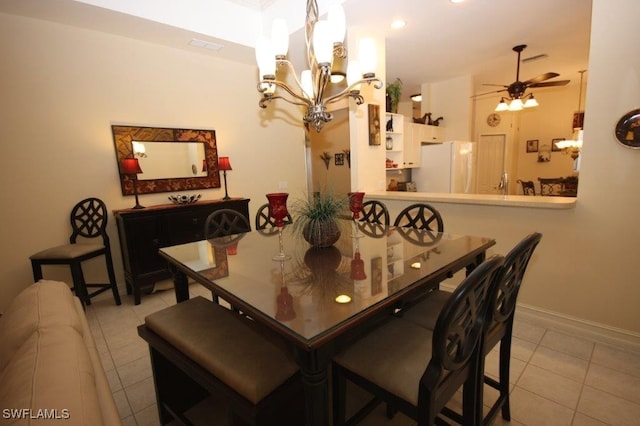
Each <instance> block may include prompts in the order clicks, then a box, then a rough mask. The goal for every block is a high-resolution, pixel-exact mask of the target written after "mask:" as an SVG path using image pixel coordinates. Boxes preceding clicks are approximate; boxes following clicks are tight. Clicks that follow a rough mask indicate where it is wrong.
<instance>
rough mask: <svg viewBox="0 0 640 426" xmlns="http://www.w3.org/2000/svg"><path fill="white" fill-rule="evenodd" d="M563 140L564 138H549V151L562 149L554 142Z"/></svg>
mask: <svg viewBox="0 0 640 426" xmlns="http://www.w3.org/2000/svg"><path fill="white" fill-rule="evenodd" d="M563 140H565V138H554V139H551V152H557V151H562V150H561V149H560V148H558V147H557V146H556V142H560V141H563Z"/></svg>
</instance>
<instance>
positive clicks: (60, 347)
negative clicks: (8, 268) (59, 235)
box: [0, 280, 121, 426]
mask: <svg viewBox="0 0 640 426" xmlns="http://www.w3.org/2000/svg"><path fill="white" fill-rule="evenodd" d="M56 419H58V420H56ZM60 419H64V420H60ZM49 423H56V424H64V425H65V426H66V425H69V426H71V425H87V426H89V425H90V426H96V425H108V426H111V425H121V421H120V416H119V414H118V409H117V407H116V405H115V402H114V400H113V396H112V394H111V389H110V388H109V383H108V381H107V377H106V375H105V373H104V369H103V368H102V363H101V362H100V357H99V355H98V351H97V349H96V345H95V341H94V340H93V336H92V335H91V331H90V330H89V325H88V323H87V319H86V317H85V314H84V311H83V309H82V305H81V303H80V300H79V299H78V298H76V297H74V296H73V294H72V293H71V290H70V289H69V286H68V285H67V284H65V283H62V282H57V281H47V280H41V281H39V282H38V283H36V284H33V285H31V286H29V287H28V288H26V289H25V290H23V291H22V292H21V293H20V294H18V296H17V297H16V298H15V299H14V300H13V301H12V302H11V304H10V305H9V307H8V309H7V310H6V312H5V313H4V314H3V315H2V316H1V317H0V425H5V424H7V425H16V426H18V425H41V424H49Z"/></svg>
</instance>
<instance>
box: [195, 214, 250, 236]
mask: <svg viewBox="0 0 640 426" xmlns="http://www.w3.org/2000/svg"><path fill="white" fill-rule="evenodd" d="M249 231H251V225H249V220H247V218H246V217H245V216H244V215H243V214H242V213H240V212H238V211H236V210H231V209H219V210H216V211H214V212H213V213H211V214H210V215H209V216H207V220H206V221H205V223H204V236H205V238H206V239H207V240H208V239H212V238H219V237H225V236H228V235H231V234H241V233H244V232H249Z"/></svg>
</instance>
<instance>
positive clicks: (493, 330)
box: [484, 232, 542, 424]
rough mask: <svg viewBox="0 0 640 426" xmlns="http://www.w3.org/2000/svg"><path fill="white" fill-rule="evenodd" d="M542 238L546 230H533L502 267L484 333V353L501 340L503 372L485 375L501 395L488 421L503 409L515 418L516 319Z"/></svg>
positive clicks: (507, 416)
mask: <svg viewBox="0 0 640 426" xmlns="http://www.w3.org/2000/svg"><path fill="white" fill-rule="evenodd" d="M541 239H542V234H540V233H539V232H534V233H532V234H529V235H528V236H526V237H525V238H524V239H522V240H521V241H520V242H519V243H518V244H517V245H516V246H515V247H514V248H512V249H511V251H509V253H507V255H506V256H505V261H504V266H503V267H502V271H503V272H502V274H501V276H500V280H499V281H498V282H497V283H496V288H495V291H494V295H493V297H492V300H491V305H490V307H489V321H488V324H487V327H486V331H485V337H484V354H485V355H487V354H488V353H489V352H490V351H491V350H492V349H493V348H494V347H495V346H496V345H497V344H498V343H500V361H499V365H500V370H499V371H500V374H499V377H498V380H496V379H494V378H492V377H490V376H485V377H484V382H485V383H486V384H487V385H489V386H491V387H492V388H494V389H496V390H498V392H499V395H498V398H497V399H496V400H495V401H494V403H493V404H492V405H491V408H490V410H489V412H488V413H487V415H486V416H485V417H484V422H485V423H487V424H488V423H491V422H493V419H494V418H495V417H496V415H497V414H498V411H499V410H501V411H502V418H503V419H505V420H507V421H508V420H510V419H511V408H510V402H509V390H510V389H509V388H510V385H509V371H510V369H511V341H512V334H513V320H514V316H515V311H516V302H517V299H518V292H519V291H520V286H521V285H522V280H523V277H524V274H525V272H526V270H527V266H528V265H529V261H530V260H531V256H532V255H533V252H534V251H535V249H536V247H537V246H538V244H539V243H540V240H541Z"/></svg>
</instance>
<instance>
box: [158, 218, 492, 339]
mask: <svg viewBox="0 0 640 426" xmlns="http://www.w3.org/2000/svg"><path fill="white" fill-rule="evenodd" d="M366 226H367V229H361V230H362V231H364V232H358V233H359V234H361V235H362V237H361V238H353V234H354V232H355V224H353V223H351V222H347V221H344V223H343V224H342V228H343V229H342V232H341V237H340V240H339V241H338V242H337V243H336V244H335V245H334V246H331V247H328V248H323V249H318V248H311V247H310V246H309V244H307V243H306V242H305V241H304V239H303V238H302V236H300V235H298V234H297V233H295V232H294V231H293V230H292V229H291V228H290V227H285V229H284V231H283V245H284V251H285V253H287V254H289V255H291V259H289V260H286V261H274V260H272V258H273V256H274V255H275V254H277V253H278V252H279V244H278V236H277V233H269V232H261V231H252V232H249V233H246V234H239V235H234V236H230V237H224V238H218V239H212V240H209V241H207V240H203V241H198V242H194V243H188V244H182V245H177V246H172V247H165V248H162V249H161V250H160V252H161V254H162V256H164V257H165V258H167V259H168V260H169V261H170V262H172V263H173V264H174V265H176V266H177V267H178V269H180V270H182V271H183V272H185V273H186V275H188V276H189V277H191V278H193V279H194V280H196V281H197V282H199V283H201V284H203V285H204V286H206V287H207V288H209V289H211V290H213V291H214V293H216V294H218V295H220V296H221V297H222V298H224V299H225V300H227V301H229V302H230V303H232V304H233V305H234V306H236V307H238V308H240V309H241V310H242V311H244V312H247V313H248V314H249V315H250V316H254V317H256V316H259V317H261V319H262V320H263V322H267V323H269V325H271V326H272V327H273V328H276V329H278V330H279V331H280V332H282V333H286V334H288V335H290V336H291V337H292V338H293V339H295V340H297V341H298V342H299V343H301V344H303V345H311V344H313V342H314V341H317V340H321V339H322V337H323V335H325V334H326V333H329V332H331V331H335V330H336V329H339V328H340V327H341V326H345V325H346V324H348V323H349V322H350V321H349V320H350V319H351V320H353V319H357V317H358V316H362V315H366V314H367V313H368V312H370V311H372V310H375V309H376V306H378V307H379V305H380V304H381V303H384V302H389V301H392V300H393V299H394V298H399V297H400V296H401V295H402V294H403V293H406V292H407V291H408V290H410V289H412V288H413V287H415V286H424V285H433V284H435V282H430V281H433V280H434V278H437V277H440V278H441V277H442V273H443V272H447V271H449V270H451V269H452V268H453V269H455V270H453V272H456V271H457V270H460V269H464V266H466V263H469V262H471V261H472V260H473V259H474V257H475V256H477V255H478V254H482V253H484V251H485V250H486V249H487V248H488V247H490V246H491V245H493V244H494V240H493V239H490V238H484V237H473V236H466V235H455V234H447V233H443V234H438V233H433V232H428V231H427V232H425V231H418V230H415V229H412V228H411V229H408V228H393V227H390V228H383V227H380V226H378V225H370V224H367V225H366ZM350 227H354V228H353V229H352V228H350ZM465 262H466V263H465Z"/></svg>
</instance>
